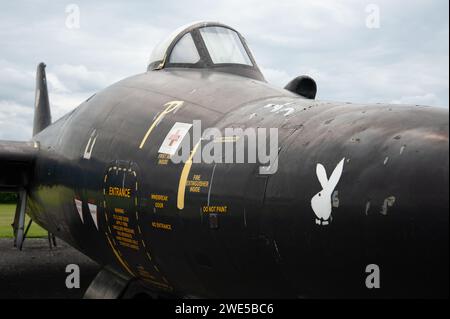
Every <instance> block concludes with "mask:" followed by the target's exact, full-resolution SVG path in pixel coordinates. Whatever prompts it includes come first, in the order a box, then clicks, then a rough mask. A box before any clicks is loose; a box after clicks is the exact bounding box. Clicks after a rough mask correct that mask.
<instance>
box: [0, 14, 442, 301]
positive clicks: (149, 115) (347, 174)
mask: <svg viewBox="0 0 450 319" xmlns="http://www.w3.org/2000/svg"><path fill="white" fill-rule="evenodd" d="M355 72H357V70H355ZM316 90H317V87H316V83H315V82H314V80H313V79H311V78H309V77H307V76H301V77H298V78H296V79H294V80H292V81H291V82H290V83H289V84H287V86H286V87H285V88H284V89H279V88H276V87H274V86H272V85H270V84H268V83H267V82H266V81H265V79H264V76H263V74H262V73H261V71H260V70H259V68H258V66H257V64H256V62H255V60H254V58H253V56H252V54H251V52H250V50H249V48H248V47H247V44H246V42H245V40H244V38H243V37H242V36H241V35H240V34H239V33H238V32H237V31H236V30H234V29H232V28H230V27H229V26H226V25H223V24H220V23H209V22H208V23H195V24H191V25H189V26H186V27H182V28H180V29H178V30H177V31H176V32H174V33H173V35H172V36H170V37H169V38H168V39H167V40H166V41H164V42H163V43H161V44H160V45H159V46H157V47H156V48H155V49H154V52H153V54H152V56H151V59H150V62H149V64H148V69H147V72H145V73H143V74H139V75H136V76H133V77H130V78H127V79H125V80H122V81H120V82H118V83H116V84H113V85H112V86H110V87H108V88H106V89H105V90H103V91H101V92H98V93H97V94H95V95H94V96H92V97H90V98H89V99H87V100H86V101H85V102H83V103H82V104H81V105H80V106H78V107H77V108H76V109H74V110H73V111H72V112H70V113H69V114H67V115H65V116H64V117H62V118H61V119H59V120H58V121H56V122H54V123H51V116H50V107H49V98H48V92H47V84H46V77H45V65H44V64H43V63H41V64H39V66H38V69H37V89H36V105H35V117H34V131H33V134H34V136H33V138H32V139H31V141H29V142H8V141H1V142H0V164H1V174H0V190H2V191H16V192H18V193H19V194H20V196H19V203H18V204H19V205H18V209H17V214H16V218H15V233H16V240H17V245H18V246H19V247H21V245H22V241H23V237H24V216H25V215H24V214H25V213H26V214H28V215H29V216H30V217H31V218H32V220H33V221H34V222H36V223H37V224H39V225H41V226H42V227H44V228H45V229H46V230H48V231H49V232H50V233H52V234H54V235H55V236H57V237H58V238H61V239H63V240H64V241H66V242H67V243H69V244H70V245H71V246H73V247H75V248H76V249H78V250H79V251H81V252H82V253H84V254H86V255H87V256H89V257H90V258H92V259H93V260H95V261H96V262H98V263H99V264H100V265H102V266H103V270H102V271H101V272H100V273H99V274H98V276H97V277H96V279H95V280H94V281H93V282H92V284H91V285H90V287H89V288H88V290H87V292H86V297H90V298H100V297H108V298H113V297H133V296H136V295H143V294H146V295H148V296H151V297H180V298H197V297H201V298H222V297H232V298H245V297H251V298H265V297H269V298H272V297H273V298H317V297H319V298H321V297H445V296H447V297H448V269H449V263H448V251H449V250H448V248H449V247H448V227H449V210H448V208H449V195H448V192H449V114H448V110H447V109H441V108H432V107H425V106H393V105H384V104H377V105H361V104H350V103H339V102H325V101H318V100H315V96H316ZM194 121H200V122H201V125H202V127H203V128H217V129H218V130H219V131H220V132H222V133H223V134H224V132H225V131H226V129H227V128H234V129H242V131H244V132H247V131H245V130H247V129H257V128H259V129H270V128H276V129H278V144H277V149H276V160H277V167H276V169H275V170H273V172H272V173H270V174H269V173H267V172H264V170H261V167H263V166H264V165H265V166H264V167H265V168H266V169H268V167H269V168H270V167H271V166H272V164H273V163H272V164H270V163H267V162H263V161H260V160H259V159H258V161H257V162H254V163H252V162H250V161H247V160H245V161H244V162H243V163H239V162H227V161H222V162H220V161H213V162H211V161H204V160H202V159H201V160H200V161H194V160H193V158H194V156H195V155H196V154H200V153H199V152H198V149H201V147H206V145H207V144H208V143H211V142H213V143H215V144H219V145H220V146H221V147H224V148H226V147H231V148H232V149H233V148H234V147H235V146H236V147H237V144H238V141H239V139H240V138H242V139H241V141H244V142H245V141H248V142H250V137H249V136H247V135H246V134H244V135H242V136H240V135H233V136H227V135H226V134H224V135H223V136H222V137H221V138H211V137H209V138H208V136H205V135H200V136H197V137H195V132H193V131H194V127H193V126H192V124H193V123H194ZM191 135H192V136H193V137H192V138H191ZM268 143H269V142H267V143H266V144H268ZM270 143H271V142H270ZM180 145H189V146H190V152H189V153H188V157H187V159H185V160H184V161H181V162H178V163H176V162H174V161H172V158H173V157H174V156H175V155H178V153H179V151H180V149H179V148H180ZM244 145H245V152H247V151H249V152H250V151H251V150H250V149H249V148H250V147H249V145H250V143H245V144H244ZM261 145H262V144H258V149H259V148H260V147H262V146H261ZM216 146H217V145H216ZM246 154H247V153H246ZM249 154H250V153H249ZM214 155H215V158H217V156H216V155H218V156H219V159H221V158H224V155H223V154H222V155H220V154H214ZM236 155H237V152H236ZM221 156H222V157H221ZM249 157H250V156H249ZM269 164H270V165H269Z"/></svg>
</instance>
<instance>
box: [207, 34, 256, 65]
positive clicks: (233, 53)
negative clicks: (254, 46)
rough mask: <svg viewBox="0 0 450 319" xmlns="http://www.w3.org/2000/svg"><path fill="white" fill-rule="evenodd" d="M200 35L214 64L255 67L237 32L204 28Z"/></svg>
mask: <svg viewBox="0 0 450 319" xmlns="http://www.w3.org/2000/svg"><path fill="white" fill-rule="evenodd" d="M200 34H201V36H202V38H203V41H204V42H205V45H206V48H207V50H208V52H209V55H210V57H211V60H212V62H213V63H214V64H223V63H233V64H244V65H250V66H251V65H253V64H252V62H251V61H250V58H249V56H248V54H247V52H246V51H245V48H244V46H243V45H242V42H241V39H240V38H239V35H238V34H237V33H236V32H235V31H233V30H230V29H227V28H223V27H204V28H200Z"/></svg>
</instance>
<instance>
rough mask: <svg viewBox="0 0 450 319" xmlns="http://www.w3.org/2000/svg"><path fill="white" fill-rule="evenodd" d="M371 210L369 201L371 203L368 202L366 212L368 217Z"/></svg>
mask: <svg viewBox="0 0 450 319" xmlns="http://www.w3.org/2000/svg"><path fill="white" fill-rule="evenodd" d="M369 210H370V200H369V201H367V203H366V211H365V213H366V216H368V215H369Z"/></svg>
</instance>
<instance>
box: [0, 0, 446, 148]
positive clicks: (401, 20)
mask: <svg viewBox="0 0 450 319" xmlns="http://www.w3.org/2000/svg"><path fill="white" fill-rule="evenodd" d="M199 20H208V21H219V22H222V23H225V24H228V25H230V26H232V27H234V28H235V29H237V30H238V31H239V32H240V33H242V35H243V36H244V37H245V38H246V40H247V42H248V44H249V46H250V48H251V50H252V52H253V54H254V56H255V58H256V62H257V63H258V65H259V67H260V69H261V70H262V72H263V73H264V75H265V77H266V79H267V81H268V82H269V83H272V84H273V85H275V86H278V87H284V86H285V85H286V84H287V83H288V82H289V81H290V80H291V79H293V78H294V77H296V76H299V75H304V74H305V75H309V76H312V77H313V78H314V79H315V80H316V82H317V85H318V96H317V99H320V100H333V101H343V102H357V103H377V102H380V103H396V104H421V105H431V106H437V107H443V108H447V109H448V107H449V1H448V0H395V1H392V0H368V1H366V0H282V1H274V0H270V1H269V0H245V1H244V0H214V1H206V0H184V1H179V0H178V1H176V0H164V1H160V0H157V1H153V0H150V1H148V0H147V1H146V0H142V1H118V0H108V1H76V0H75V1H74V0H72V1H55V0H52V1H50V0H33V1H31V0H28V1H26V0H17V1H4V0H2V1H1V2H0V139H3V140H28V139H30V138H31V132H32V122H33V105H34V89H35V73H36V66H37V64H38V63H39V62H41V61H43V62H45V63H46V64H47V69H46V70H47V78H48V83H49V95H50V104H51V110H52V118H53V120H56V119H58V118H59V117H61V116H62V115H64V114H65V113H67V112H68V111H70V110H72V109H73V108H75V107H76V106H77V105H79V104H80V103H81V102H82V101H84V100H85V99H86V98H88V97H89V96H91V95H92V94H94V93H95V92H98V91H100V90H102V89H103V88H105V87H107V86H108V85H111V84H113V83H115V82H117V81H118V80H120V79H122V78H125V77H128V76H131V75H133V74H138V73H142V72H145V70H146V67H147V62H148V59H149V56H150V54H151V51H152V49H153V47H154V46H155V45H156V44H157V43H158V42H160V41H161V40H163V39H164V38H165V36H167V35H168V34H170V33H171V32H172V31H173V30H175V29H176V28H178V27H179V26H181V25H184V24H187V23H189V22H192V21H199Z"/></svg>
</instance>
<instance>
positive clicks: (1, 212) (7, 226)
mask: <svg viewBox="0 0 450 319" xmlns="http://www.w3.org/2000/svg"><path fill="white" fill-rule="evenodd" d="M15 212H16V204H0V238H12V237H14V236H13V230H12V227H11V224H12V222H13V220H14V214H15ZM29 220H30V217H28V216H26V219H25V227H26V226H27V225H28V221H29ZM46 236H47V231H46V230H44V229H43V228H41V227H40V226H39V225H37V224H36V223H32V224H31V227H30V230H29V231H28V234H27V237H29V238H31V237H46Z"/></svg>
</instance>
